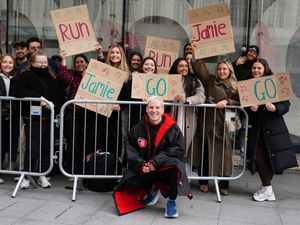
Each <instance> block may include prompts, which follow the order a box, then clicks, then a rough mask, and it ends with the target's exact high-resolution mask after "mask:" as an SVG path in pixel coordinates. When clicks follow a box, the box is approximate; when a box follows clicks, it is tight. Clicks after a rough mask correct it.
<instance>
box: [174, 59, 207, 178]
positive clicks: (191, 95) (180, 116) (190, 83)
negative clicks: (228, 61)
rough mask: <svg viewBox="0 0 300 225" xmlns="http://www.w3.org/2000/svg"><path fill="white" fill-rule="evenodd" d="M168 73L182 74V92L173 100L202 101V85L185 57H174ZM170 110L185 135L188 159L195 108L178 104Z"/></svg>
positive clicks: (194, 123) (193, 102) (184, 101)
mask: <svg viewBox="0 0 300 225" xmlns="http://www.w3.org/2000/svg"><path fill="white" fill-rule="evenodd" d="M169 74H181V76H182V94H181V95H176V96H175V99H174V101H175V102H178V103H185V104H189V105H197V104H201V103H204V101H205V93H204V88H203V85H202V83H201V82H200V80H199V79H198V78H197V77H196V76H195V75H194V74H193V73H191V71H190V69H189V64H188V61H187V60H186V59H184V58H178V59H176V60H175V61H174V63H173V64H172V66H171V68H170V71H169ZM172 111H173V112H172V114H173V117H174V118H175V119H176V123H177V125H178V126H179V128H180V129H181V132H182V133H183V135H184V137H185V147H186V153H185V155H186V157H187V159H189V158H190V154H191V152H189V151H188V150H189V147H190V145H191V143H192V140H193V138H194V134H195V132H196V128H197V114H196V112H197V108H195V107H188V106H186V107H184V106H179V107H173V110H172ZM187 161H188V160H187ZM189 163H190V162H189ZM188 167H189V166H188ZM188 167H187V169H188V172H190V171H191V168H188ZM188 175H189V174H188Z"/></svg>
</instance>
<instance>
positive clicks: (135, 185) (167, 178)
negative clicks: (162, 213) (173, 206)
mask: <svg viewBox="0 0 300 225" xmlns="http://www.w3.org/2000/svg"><path fill="white" fill-rule="evenodd" d="M154 182H162V183H164V184H166V185H168V186H170V189H169V192H168V197H169V198H170V199H171V200H175V199H176V197H177V195H178V190H177V169H176V168H171V169H168V170H165V171H153V172H150V173H146V174H143V175H138V176H135V177H133V178H131V179H129V180H127V181H126V182H125V186H126V187H128V188H132V189H140V188H145V189H146V191H149V190H150V189H151V188H152V185H153V183H154Z"/></svg>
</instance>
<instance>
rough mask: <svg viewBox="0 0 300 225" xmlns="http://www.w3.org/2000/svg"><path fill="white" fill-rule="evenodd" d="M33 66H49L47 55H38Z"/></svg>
mask: <svg viewBox="0 0 300 225" xmlns="http://www.w3.org/2000/svg"><path fill="white" fill-rule="evenodd" d="M32 66H33V67H37V68H46V67H48V59H47V56H45V55H37V56H36V57H35V58H34V61H33V63H32Z"/></svg>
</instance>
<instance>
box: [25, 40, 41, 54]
mask: <svg viewBox="0 0 300 225" xmlns="http://www.w3.org/2000/svg"><path fill="white" fill-rule="evenodd" d="M41 49H42V46H41V43H40V42H37V41H34V42H30V43H29V47H28V52H30V53H33V52H38V51H40V50H41Z"/></svg>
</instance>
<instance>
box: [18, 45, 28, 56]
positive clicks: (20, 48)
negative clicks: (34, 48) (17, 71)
mask: <svg viewBox="0 0 300 225" xmlns="http://www.w3.org/2000/svg"><path fill="white" fill-rule="evenodd" d="M15 52H16V57H17V58H18V59H19V60H23V59H24V58H25V57H26V55H27V48H26V47H23V46H20V45H18V46H16V48H15Z"/></svg>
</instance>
